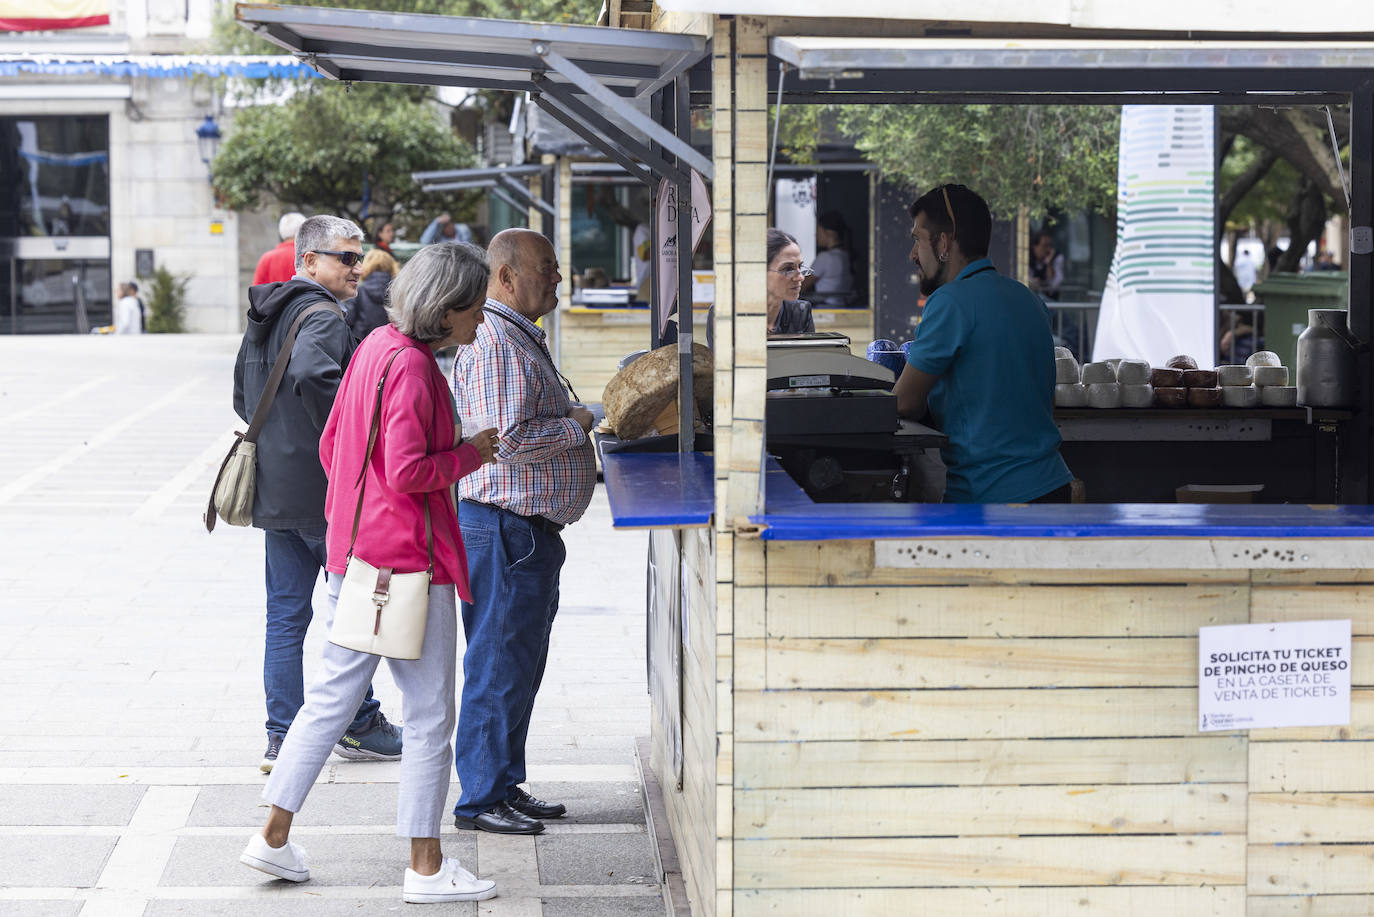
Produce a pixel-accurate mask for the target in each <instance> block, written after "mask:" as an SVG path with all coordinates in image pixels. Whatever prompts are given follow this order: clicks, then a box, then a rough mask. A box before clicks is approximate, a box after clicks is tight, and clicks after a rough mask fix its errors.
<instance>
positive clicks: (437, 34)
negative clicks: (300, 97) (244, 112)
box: [235, 3, 706, 96]
mask: <svg viewBox="0 0 1374 917" xmlns="http://www.w3.org/2000/svg"><path fill="white" fill-rule="evenodd" d="M235 11H236V16H237V18H238V20H239V22H241V23H242V24H243V25H245V26H247V27H248V28H249V29H251V30H253V31H254V32H255V33H257V34H258V35H260V36H262V37H263V38H266V39H267V40H269V41H271V42H273V43H274V44H277V45H279V46H280V47H282V48H285V49H286V50H287V51H290V52H291V53H293V54H295V55H297V56H298V57H300V58H301V59H302V60H304V61H305V62H306V63H308V64H310V65H311V66H312V67H315V68H316V69H318V70H319V71H320V72H322V73H324V74H325V75H326V76H330V77H332V78H334V79H338V80H360V81H386V82H413V83H438V84H443V85H457V86H473V87H478V88H504V89H512V90H531V89H534V88H535V87H534V81H535V74H537V73H539V74H544V75H545V76H546V78H547V79H548V80H549V81H551V82H554V83H561V84H563V85H565V86H566V87H567V88H568V89H569V90H571V91H574V92H579V91H581V90H580V89H579V87H577V86H576V85H575V84H573V83H572V82H571V81H569V80H567V79H566V78H565V77H564V76H563V75H562V74H560V73H558V72H557V71H555V70H553V69H552V68H550V67H548V65H547V64H546V63H545V61H544V60H543V59H542V58H541V57H540V56H539V55H538V54H537V53H535V50H534V49H535V45H536V44H543V45H545V46H547V47H550V48H552V49H554V50H556V51H557V52H558V53H559V54H561V55H562V56H563V57H565V58H567V59H568V60H570V61H572V62H573V63H574V64H576V65H577V66H578V67H580V68H582V70H584V71H586V72H587V73H589V74H591V75H592V76H593V77H595V78H596V79H597V80H598V81H599V82H600V83H601V84H602V85H604V86H606V87H608V88H609V89H611V90H613V91H615V92H616V93H618V94H620V95H628V96H640V95H643V94H645V93H648V92H653V91H654V90H656V89H658V88H660V87H661V86H663V85H664V84H665V83H666V82H668V81H669V80H671V79H673V78H674V77H675V76H676V75H678V74H679V73H681V72H682V71H683V70H685V69H687V68H688V67H690V66H691V65H692V64H694V63H696V62H697V61H698V60H700V59H701V58H702V57H704V56H705V54H706V40H705V39H704V38H702V37H700V36H695V35H676V34H666V33H661V32H646V31H640V30H636V29H611V28H603V27H600V26H588V25H555V24H550V23H542V22H516V21H511V20H505V19H484V18H474V17H463V16H434V15H428V14H422V13H387V12H377V11H372V10H342V9H329V8H323V7H302V6H282V5H278V4H254V3H240V4H238V5H237V7H236V8H235Z"/></svg>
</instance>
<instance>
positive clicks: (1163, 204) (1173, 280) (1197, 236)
mask: <svg viewBox="0 0 1374 917" xmlns="http://www.w3.org/2000/svg"><path fill="white" fill-rule="evenodd" d="M1214 136H1215V131H1214V111H1213V109H1212V107H1211V106H1208V105H1124V106H1122V108H1121V147H1120V156H1119V158H1118V166H1117V173H1118V177H1117V231H1116V252H1115V254H1113V256H1112V266H1111V271H1110V272H1109V273H1108V275H1107V288H1106V290H1105V291H1103V294H1102V308H1101V312H1100V313H1099V315H1098V321H1097V338H1096V340H1095V341H1094V343H1093V356H1092V358H1093V359H1094V360H1107V359H1111V358H1113V357H1125V358H1130V359H1141V360H1148V361H1149V362H1150V363H1152V364H1154V365H1156V366H1162V365H1163V364H1164V363H1165V361H1167V360H1168V359H1169V358H1170V357H1172V356H1175V355H1177V354H1187V355H1189V356H1192V357H1194V358H1196V359H1197V362H1198V365H1199V366H1202V367H1210V366H1212V365H1213V363H1214V362H1215V359H1216V356H1215V354H1216V317H1215V316H1216V305H1215V303H1216V300H1215V292H1214V283H1213V266H1212V260H1213V252H1214V251H1215V247H1216V243H1215V232H1214V228H1215V221H1216V207H1215V187H1216V177H1215V164H1214V152H1213V148H1214Z"/></svg>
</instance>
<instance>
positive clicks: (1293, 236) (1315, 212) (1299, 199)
mask: <svg viewBox="0 0 1374 917" xmlns="http://www.w3.org/2000/svg"><path fill="white" fill-rule="evenodd" d="M1287 219H1288V239H1289V242H1288V250H1287V251H1286V252H1284V253H1283V254H1282V255H1280V256H1279V263H1278V265H1277V266H1276V267H1275V268H1274V270H1276V271H1296V270H1298V267H1299V264H1300V262H1301V261H1302V257H1303V255H1305V254H1306V253H1307V244H1308V243H1309V242H1312V241H1313V240H1315V239H1319V238H1321V234H1322V228H1323V227H1324V226H1325V225H1326V199H1325V198H1324V197H1323V196H1322V193H1321V191H1320V189H1318V187H1317V185H1316V183H1315V182H1313V181H1310V180H1309V179H1307V178H1306V177H1304V178H1303V179H1302V181H1301V182H1299V184H1298V190H1297V193H1296V194H1294V195H1293V203H1292V206H1290V207H1289V210H1288V216H1287Z"/></svg>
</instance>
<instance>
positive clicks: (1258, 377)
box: [1254, 366, 1288, 386]
mask: <svg viewBox="0 0 1374 917" xmlns="http://www.w3.org/2000/svg"><path fill="white" fill-rule="evenodd" d="M1254 372H1255V384H1256V385H1265V386H1267V385H1278V386H1283V385H1287V384H1288V367H1287V366H1256V367H1255V369H1254Z"/></svg>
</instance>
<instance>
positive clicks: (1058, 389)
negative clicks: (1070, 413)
mask: <svg viewBox="0 0 1374 917" xmlns="http://www.w3.org/2000/svg"><path fill="white" fill-rule="evenodd" d="M1054 406H1055V407H1058V408H1086V407H1087V406H1088V389H1087V387H1086V386H1084V385H1083V384H1082V383H1081V382H1069V383H1066V384H1064V385H1056V386H1055V387H1054Z"/></svg>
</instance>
